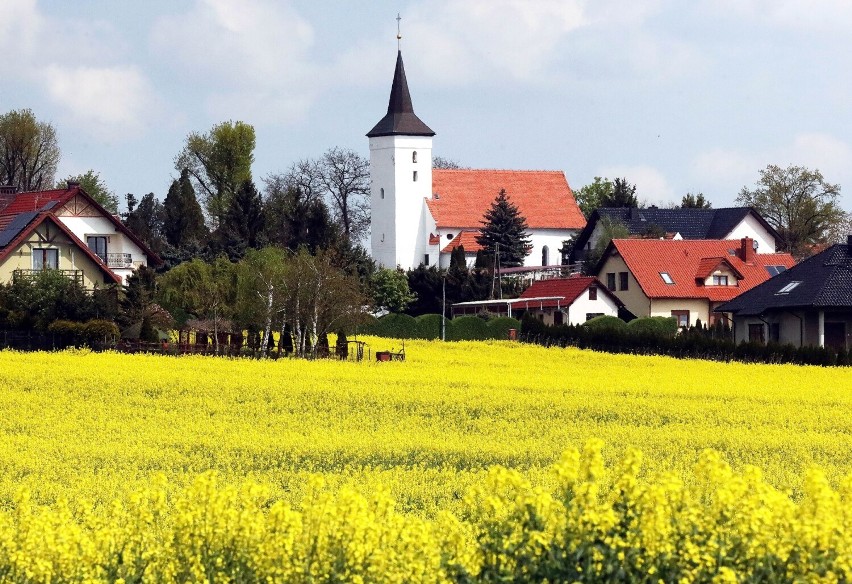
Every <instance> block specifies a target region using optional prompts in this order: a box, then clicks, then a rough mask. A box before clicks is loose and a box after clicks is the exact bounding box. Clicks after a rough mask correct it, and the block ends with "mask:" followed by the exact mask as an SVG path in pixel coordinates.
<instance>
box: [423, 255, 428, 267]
mask: <svg viewBox="0 0 852 584" xmlns="http://www.w3.org/2000/svg"><path fill="white" fill-rule="evenodd" d="M423 263H424V264H425V265H427V266H428V265H429V254H428V253H427V254H426V255H425V256H423Z"/></svg>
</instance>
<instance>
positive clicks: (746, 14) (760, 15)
mask: <svg viewBox="0 0 852 584" xmlns="http://www.w3.org/2000/svg"><path fill="white" fill-rule="evenodd" d="M703 8H704V10H706V11H708V12H711V13H715V14H724V15H725V16H728V17H731V18H736V19H738V20H743V19H747V20H752V21H754V22H755V23H757V24H759V25H770V26H777V27H781V28H786V29H790V30H792V31H804V32H808V31H820V30H822V31H843V32H846V31H848V29H849V28H850V27H852V3H850V2H849V1H848V0H809V1H808V2H804V1H802V0H705V2H703Z"/></svg>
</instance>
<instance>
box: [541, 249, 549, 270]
mask: <svg viewBox="0 0 852 584" xmlns="http://www.w3.org/2000/svg"><path fill="white" fill-rule="evenodd" d="M549 260H550V250H549V249H547V246H546V245H545V246H544V247H543V248H541V265H542V266H546V265H549V264H550V261H549Z"/></svg>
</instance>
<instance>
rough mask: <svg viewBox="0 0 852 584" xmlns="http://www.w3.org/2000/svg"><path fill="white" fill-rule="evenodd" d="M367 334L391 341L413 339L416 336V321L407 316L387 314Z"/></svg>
mask: <svg viewBox="0 0 852 584" xmlns="http://www.w3.org/2000/svg"><path fill="white" fill-rule="evenodd" d="M368 334H371V335H376V336H378V337H389V338H392V339H413V338H416V336H417V321H416V320H415V319H414V317H413V316H409V315H407V314H387V315H385V316H383V317H381V318H380V319H379V320H378V322H376V324H375V325H373V326H372V327H370V329H369V332H368Z"/></svg>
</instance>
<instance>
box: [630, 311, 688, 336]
mask: <svg viewBox="0 0 852 584" xmlns="http://www.w3.org/2000/svg"><path fill="white" fill-rule="evenodd" d="M627 330H628V331H629V332H630V333H631V334H636V335H645V336H651V337H656V338H661V339H670V338H672V337H674V336H675V335H676V334H677V319H676V318H674V317H673V316H647V317H643V318H636V319H634V320H631V321H630V322H628V323H627Z"/></svg>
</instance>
